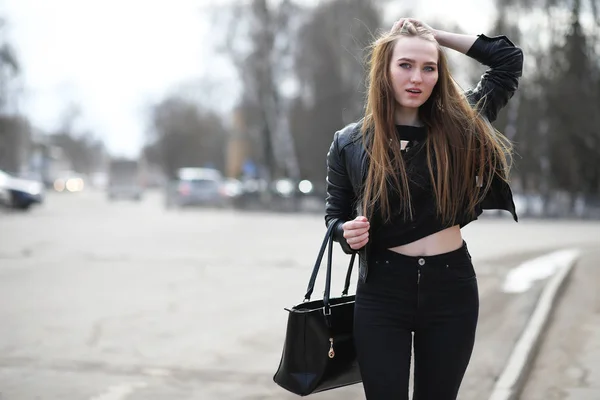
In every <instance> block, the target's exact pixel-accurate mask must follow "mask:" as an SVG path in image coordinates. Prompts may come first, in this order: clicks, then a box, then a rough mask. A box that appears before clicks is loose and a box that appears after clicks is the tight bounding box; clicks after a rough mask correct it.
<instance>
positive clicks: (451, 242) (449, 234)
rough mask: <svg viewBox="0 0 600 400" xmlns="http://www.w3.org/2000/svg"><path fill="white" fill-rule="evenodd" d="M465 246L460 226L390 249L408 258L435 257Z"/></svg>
mask: <svg viewBox="0 0 600 400" xmlns="http://www.w3.org/2000/svg"><path fill="white" fill-rule="evenodd" d="M462 244H463V238H462V235H461V233H460V226H459V225H454V226H451V227H450V228H446V229H444V230H442V231H439V232H436V233H433V234H431V235H429V236H425V237H424V238H421V239H419V240H415V241H414V242H411V243H407V244H403V245H402V246H396V247H392V248H390V250H391V251H395V252H396V253H400V254H404V255H406V256H411V257H418V256H434V255H437V254H443V253H448V252H451V251H454V250H456V249H459V248H460V247H461V246H462Z"/></svg>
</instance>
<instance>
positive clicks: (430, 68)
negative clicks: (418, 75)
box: [425, 66, 435, 72]
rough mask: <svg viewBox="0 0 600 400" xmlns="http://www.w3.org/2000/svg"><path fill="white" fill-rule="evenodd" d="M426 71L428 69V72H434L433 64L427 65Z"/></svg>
mask: <svg viewBox="0 0 600 400" xmlns="http://www.w3.org/2000/svg"><path fill="white" fill-rule="evenodd" d="M425 71H427V72H433V71H435V68H434V67H431V66H427V67H425Z"/></svg>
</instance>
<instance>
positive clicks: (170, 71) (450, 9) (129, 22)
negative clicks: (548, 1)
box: [0, 0, 493, 155]
mask: <svg viewBox="0 0 600 400" xmlns="http://www.w3.org/2000/svg"><path fill="white" fill-rule="evenodd" d="M222 1H226V0H220V1H209V0H52V1H48V0H0V5H1V4H3V5H4V7H3V8H4V9H5V10H6V17H7V18H8V23H9V27H8V32H9V38H10V40H11V41H12V44H13V45H14V47H15V48H16V50H17V53H18V56H19V58H20V61H21V63H22V65H23V81H24V89H25V91H24V94H23V99H22V101H21V109H22V111H23V112H24V113H25V114H27V115H28V116H29V118H30V120H31V121H32V122H33V124H34V125H35V126H37V127H39V128H41V129H43V130H52V129H55V128H56V126H57V125H58V123H59V121H60V118H61V115H62V114H63V113H64V111H65V109H66V108H67V107H68V105H69V104H70V103H73V102H75V103H80V104H81V109H82V118H81V122H80V124H81V128H83V129H85V128H89V129H90V130H92V131H93V132H95V133H96V134H98V135H99V136H101V137H102V138H103V139H104V140H105V142H106V144H107V146H108V148H109V150H110V151H111V152H114V153H118V154H126V155H135V154H136V153H137V151H138V149H139V147H140V146H141V145H142V143H143V140H144V130H145V125H146V122H145V110H146V109H147V107H148V105H149V104H151V103H152V102H154V101H156V100H158V99H160V98H161V96H163V95H164V94H165V93H166V92H168V91H169V90H172V89H173V87H175V86H177V85H181V84H182V83H183V82H190V81H195V80H200V79H206V78H207V77H208V78H210V79H211V80H213V79H214V80H215V81H217V82H219V85H220V86H219V87H220V88H223V90H225V91H231V92H232V96H231V102H233V99H234V96H235V88H236V86H237V85H235V82H233V81H232V80H233V79H234V77H233V76H232V75H231V70H230V69H228V68H227V67H226V66H224V65H223V64H216V63H215V62H214V61H213V57H210V54H211V48H212V43H213V39H214V37H215V32H210V29H211V23H210V21H208V18H207V17H206V15H207V13H206V10H205V7H206V6H207V5H208V4H209V3H220V2H222ZM306 1H307V2H312V3H314V2H315V1H313V0H306ZM410 3H411V2H410V1H405V2H401V1H398V3H397V4H394V5H393V6H392V7H393V8H396V9H398V12H399V11H400V10H402V9H403V5H404V4H410ZM413 3H417V4H418V6H415V7H414V8H413V9H414V10H415V16H417V17H420V18H428V17H432V16H437V17H440V18H444V19H449V18H451V19H453V20H455V21H457V22H458V23H459V24H460V25H461V26H462V27H463V29H464V30H466V31H470V32H472V33H481V32H484V31H485V30H486V29H487V28H488V27H489V25H490V21H491V19H492V17H493V15H492V12H491V7H490V5H489V0H454V1H451V2H450V1H446V0H420V1H418V2H416V1H414V2H413ZM203 9H204V11H203ZM394 11H395V10H394V9H392V10H391V12H392V15H393V13H394ZM211 33H212V34H211ZM228 106H229V105H228V104H223V105H222V107H225V108H227V107H228Z"/></svg>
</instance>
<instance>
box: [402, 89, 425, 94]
mask: <svg viewBox="0 0 600 400" xmlns="http://www.w3.org/2000/svg"><path fill="white" fill-rule="evenodd" d="M406 91H407V92H409V93H413V94H419V93H421V89H417V88H410V89H406Z"/></svg>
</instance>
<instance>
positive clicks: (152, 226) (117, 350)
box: [0, 193, 600, 400]
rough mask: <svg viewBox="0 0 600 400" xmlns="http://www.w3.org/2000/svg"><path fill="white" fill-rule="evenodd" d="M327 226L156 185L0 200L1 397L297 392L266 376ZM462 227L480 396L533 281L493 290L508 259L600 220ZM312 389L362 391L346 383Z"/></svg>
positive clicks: (96, 398)
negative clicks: (31, 201)
mask: <svg viewBox="0 0 600 400" xmlns="http://www.w3.org/2000/svg"><path fill="white" fill-rule="evenodd" d="M324 232H325V231H324V223H323V218H322V216H320V215H292V214H272V213H259V212H252V213H243V212H236V211H232V210H214V209H204V210H202V209H196V210H186V211H166V210H164V209H163V207H162V201H161V199H160V198H159V197H158V196H157V195H150V196H148V197H147V198H145V199H144V200H143V201H142V202H140V203H133V202H115V203H109V202H108V201H107V200H106V199H105V197H104V196H102V195H100V194H96V193H82V194H80V195H58V194H51V195H49V196H48V199H47V201H46V203H45V204H44V205H43V206H42V207H40V208H37V209H34V210H32V212H30V213H5V214H0V327H1V329H0V399H1V400H37V399H43V400H47V399H48V400H49V399H60V400H76V399H77V400H123V399H129V400H142V399H143V400H153V399H170V400H172V399H203V400H204V399H207V400H213V399H215V400H217V399H218V400H221V399H293V398H296V397H295V396H291V395H289V394H287V393H286V392H285V391H283V390H282V389H280V388H279V387H277V386H276V385H275V384H273V382H272V375H273V373H274V372H275V369H276V367H277V365H278V362H279V357H280V355H281V346H282V340H283V336H284V333H285V325H286V318H287V315H286V312H285V311H284V310H283V308H284V307H289V306H291V305H293V304H295V303H298V302H300V301H301V300H302V296H303V294H304V292H303V291H304V290H305V288H306V283H307V281H308V277H309V274H310V270H311V269H312V264H313V263H314V260H315V257H316V253H317V251H318V247H319V245H320V242H321V239H322V236H323V234H324ZM463 232H464V236H465V239H466V241H467V242H468V244H469V249H470V251H471V253H472V255H473V259H474V262H475V264H476V269H477V274H478V280H479V285H480V296H481V313H480V325H479V328H478V339H477V344H476V348H475V353H474V356H473V359H472V363H471V366H470V368H469V370H468V372H467V376H466V378H465V381H464V384H463V387H462V389H461V396H460V398H461V399H467V400H471V399H472V400H475V399H478V400H480V399H483V398H485V396H486V395H488V394H489V392H490V391H491V388H492V386H493V382H494V380H495V379H496V377H497V376H498V374H499V373H500V372H501V371H502V367H503V366H504V363H505V361H506V359H507V358H508V355H509V353H510V350H511V348H512V345H513V344H514V342H515V341H516V339H517V337H518V335H519V333H520V332H521V330H522V328H523V326H524V324H525V322H526V321H527V317H528V316H529V313H530V312H531V310H532V309H533V305H534V302H535V299H536V298H537V295H538V294H539V290H540V287H541V282H538V283H537V284H536V285H534V286H533V288H532V289H531V290H529V291H527V292H525V293H521V294H508V293H503V292H502V291H501V290H500V287H501V284H502V282H503V279H504V277H505V276H506V274H507V272H508V271H509V270H510V269H511V268H513V267H515V266H516V265H518V264H519V263H520V262H522V261H524V260H527V259H529V258H532V257H535V256H537V255H541V254H544V253H547V252H549V251H553V250H556V249H558V248H570V247H590V246H597V245H598V242H599V241H600V235H598V232H599V225H598V224H597V223H592V222H578V221H564V222H559V221H522V222H520V223H519V224H516V223H514V222H512V221H511V220H510V219H508V218H502V219H498V218H483V219H481V220H480V221H477V222H475V223H473V224H471V225H469V226H468V227H466V228H465V229H464V230H463ZM334 260H335V264H336V272H335V274H334V289H335V288H336V286H337V287H339V291H341V288H342V285H343V274H344V272H345V271H344V268H345V266H346V263H347V260H348V259H347V257H346V256H345V255H344V254H343V253H342V252H341V251H340V250H337V249H336V252H335V254H334ZM317 285H322V280H321V279H319V281H318V283H317ZM318 287H321V286H318ZM318 293H320V290H315V294H316V295H318ZM314 398H315V399H332V400H333V399H362V398H364V396H363V395H362V388H361V386H360V385H355V386H353V387H350V388H344V389H340V390H336V391H332V392H329V393H323V394H319V395H315V396H314Z"/></svg>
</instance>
